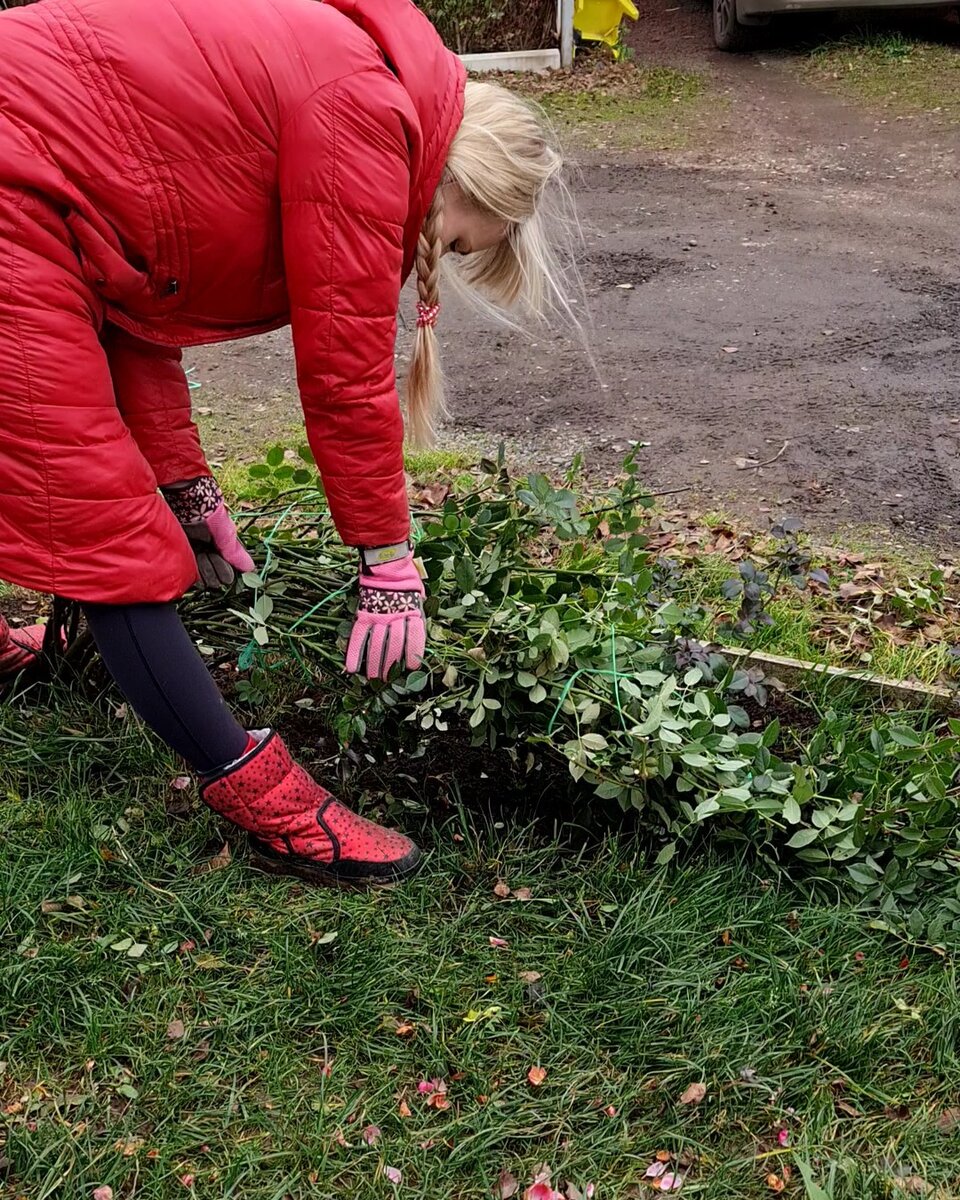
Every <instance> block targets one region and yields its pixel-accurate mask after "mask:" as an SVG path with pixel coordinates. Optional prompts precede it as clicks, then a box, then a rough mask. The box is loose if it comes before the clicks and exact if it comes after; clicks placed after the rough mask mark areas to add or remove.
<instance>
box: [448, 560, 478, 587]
mask: <svg viewBox="0 0 960 1200" xmlns="http://www.w3.org/2000/svg"><path fill="white" fill-rule="evenodd" d="M453 574H454V578H455V579H456V581H457V586H458V587H459V588H460V590H461V591H462V592H472V591H473V590H474V588H475V587H476V586H477V572H476V571H475V570H474V566H473V563H472V562H470V560H469V559H468V558H461V559H458V561H457V564H456V566H455V567H454V569H453Z"/></svg>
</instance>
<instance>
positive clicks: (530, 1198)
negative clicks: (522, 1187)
mask: <svg viewBox="0 0 960 1200" xmlns="http://www.w3.org/2000/svg"><path fill="white" fill-rule="evenodd" d="M523 1200H563V1195H562V1193H560V1192H558V1191H555V1190H554V1188H553V1187H552V1186H551V1184H550V1182H549V1180H540V1179H538V1180H537V1181H536V1182H535V1183H532V1184H531V1185H530V1186H529V1187H528V1188H527V1190H526V1191H525V1192H524V1193H523Z"/></svg>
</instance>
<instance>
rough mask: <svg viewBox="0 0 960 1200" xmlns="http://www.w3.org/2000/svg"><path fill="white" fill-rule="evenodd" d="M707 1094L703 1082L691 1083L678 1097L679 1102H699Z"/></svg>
mask: <svg viewBox="0 0 960 1200" xmlns="http://www.w3.org/2000/svg"><path fill="white" fill-rule="evenodd" d="M706 1095H707V1085H706V1084H705V1083H691V1084H690V1086H689V1087H688V1088H687V1090H686V1091H685V1092H684V1093H683V1095H682V1096H681V1097H680V1103H681V1104H700V1103H702V1101H703V1100H704V1099H705V1097H706Z"/></svg>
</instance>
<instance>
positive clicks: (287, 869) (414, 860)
mask: <svg viewBox="0 0 960 1200" xmlns="http://www.w3.org/2000/svg"><path fill="white" fill-rule="evenodd" d="M247 861H248V863H249V865H250V866H251V867H253V868H254V870H256V871H261V872H262V873H263V874H265V875H287V876H293V877H294V878H295V879H302V880H303V881H304V882H305V883H311V884H313V885H314V886H315V887H336V888H341V889H343V890H344V891H357V890H359V889H361V888H363V889H368V888H389V887H394V886H396V884H398V883H403V882H405V881H406V880H407V879H409V878H410V877H411V876H412V875H414V874H416V872H417V871H418V870H419V868H420V865H421V863H422V861H423V856H422V854H421V853H420V851H419V850H416V851H415V853H413V854H411V855H409V856H408V860H407V861H406V862H405V863H404V865H403V866H402V867H399V866H398V867H396V868H394V870H393V873H392V874H391V875H388V876H384V875H380V874H372V875H350V876H346V875H341V874H339V873H338V872H337V870H336V869H335V867H332V866H328V865H327V864H325V863H318V862H311V861H310V859H306V858H303V859H299V858H292V857H289V856H285V855H279V854H274V853H272V852H270V851H268V850H266V849H262V848H261V847H259V846H258V845H257V844H256V843H255V842H254V840H253V838H251V839H250V843H249V854H248V859H247Z"/></svg>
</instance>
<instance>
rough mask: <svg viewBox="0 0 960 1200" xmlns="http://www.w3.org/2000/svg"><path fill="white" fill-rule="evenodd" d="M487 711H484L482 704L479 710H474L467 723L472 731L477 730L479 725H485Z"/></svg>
mask: <svg viewBox="0 0 960 1200" xmlns="http://www.w3.org/2000/svg"><path fill="white" fill-rule="evenodd" d="M485 711H486V710H485V709H484V707H483V705H482V704H481V705H480V707H479V708H475V709H474V710H473V712H472V713H471V714H470V720H469V721H468V722H467V724H468V725H469V726H470V728H471V729H476V728H477V726H478V725H482V724H483V717H484V713H485Z"/></svg>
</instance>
